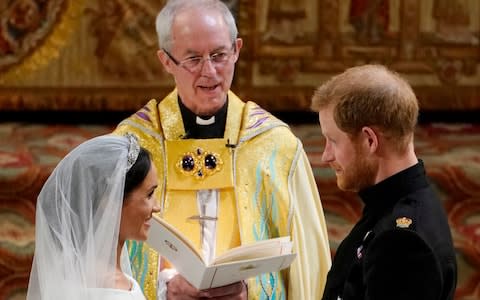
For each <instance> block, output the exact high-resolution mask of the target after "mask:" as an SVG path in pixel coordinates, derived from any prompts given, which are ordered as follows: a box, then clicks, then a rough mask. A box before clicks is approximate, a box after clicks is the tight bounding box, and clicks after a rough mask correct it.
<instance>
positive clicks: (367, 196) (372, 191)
mask: <svg viewBox="0 0 480 300" xmlns="http://www.w3.org/2000/svg"><path fill="white" fill-rule="evenodd" d="M428 184H429V183H428V180H427V177H426V174H425V168H424V165H423V161H422V160H419V161H418V163H417V164H415V165H413V166H411V167H409V168H407V169H405V170H403V171H400V172H398V173H397V174H395V175H392V176H390V177H388V178H386V179H385V180H383V181H381V182H379V183H377V184H375V185H374V186H371V187H368V188H365V189H363V190H361V191H360V192H359V193H358V195H359V196H360V198H361V199H362V201H363V202H364V203H365V210H364V213H366V212H369V211H372V212H374V213H375V212H378V213H382V212H383V211H385V210H387V209H388V208H391V207H393V206H394V205H395V204H396V203H397V202H398V201H399V200H400V199H401V198H403V197H405V196H407V195H408V194H410V193H412V192H414V191H416V190H418V189H421V188H424V187H427V186H428Z"/></svg>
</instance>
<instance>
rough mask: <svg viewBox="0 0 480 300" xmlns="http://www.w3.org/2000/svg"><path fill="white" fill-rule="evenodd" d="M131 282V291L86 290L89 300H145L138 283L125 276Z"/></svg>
mask: <svg viewBox="0 0 480 300" xmlns="http://www.w3.org/2000/svg"><path fill="white" fill-rule="evenodd" d="M125 276H127V277H128V279H129V280H130V281H131V282H132V289H131V290H130V291H127V290H119V289H107V288H93V289H89V290H88V293H87V294H88V299H89V300H97V299H98V300H100V299H101V300H146V298H145V296H144V295H143V293H142V290H141V289H140V286H139V285H138V282H137V281H136V280H135V279H133V278H132V277H130V276H128V275H127V274H125Z"/></svg>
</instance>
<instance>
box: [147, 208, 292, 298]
mask: <svg viewBox="0 0 480 300" xmlns="http://www.w3.org/2000/svg"><path fill="white" fill-rule="evenodd" d="M147 243H148V244H149V246H151V247H152V248H153V249H155V250H157V251H158V253H160V255H162V256H163V257H165V258H166V259H167V260H169V261H170V262H171V263H172V264H173V265H174V266H175V268H176V269H177V271H178V272H179V273H180V274H181V275H182V276H183V277H185V279H186V280H187V281H188V282H190V284H192V285H193V286H195V287H196V288H197V289H208V288H214V287H219V286H224V285H228V284H231V283H234V282H238V281H241V280H244V279H247V278H250V277H254V276H257V275H260V274H263V273H268V272H276V271H279V270H282V269H284V268H287V267H288V266H290V264H291V263H292V261H293V259H294V258H295V256H296V254H293V253H292V242H291V241H290V237H288V236H286V237H280V238H275V239H270V240H265V241H259V242H255V243H252V244H249V245H243V246H239V247H236V248H232V249H230V250H228V251H226V252H225V253H223V254H222V255H221V256H218V257H216V258H215V259H214V261H213V262H211V263H210V264H208V265H207V264H205V262H204V260H203V258H202V255H201V254H200V253H198V252H197V250H196V249H195V247H194V246H193V245H192V243H191V242H190V241H189V240H188V239H187V238H186V237H184V236H183V235H182V234H181V233H180V232H179V231H178V230H177V229H175V228H174V227H173V226H171V225H169V224H168V223H166V222H165V221H164V220H163V219H161V218H159V217H158V216H155V215H154V216H153V218H152V222H151V228H150V232H149V234H148V239H147Z"/></svg>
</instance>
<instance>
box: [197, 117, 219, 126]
mask: <svg viewBox="0 0 480 300" xmlns="http://www.w3.org/2000/svg"><path fill="white" fill-rule="evenodd" d="M195 123H197V124H198V125H212V124H213V123H215V116H211V117H210V118H208V119H206V120H205V119H202V118H200V117H199V116H197V117H196V118H195Z"/></svg>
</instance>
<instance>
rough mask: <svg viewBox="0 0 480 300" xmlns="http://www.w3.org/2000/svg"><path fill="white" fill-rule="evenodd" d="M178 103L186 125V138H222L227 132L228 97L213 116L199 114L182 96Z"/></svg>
mask: <svg viewBox="0 0 480 300" xmlns="http://www.w3.org/2000/svg"><path fill="white" fill-rule="evenodd" d="M178 105H179V106H180V112H181V114H182V120H183V126H184V127H185V138H196V139H205V138H221V137H223V135H224V132H225V124H226V122H227V107H228V98H227V101H225V104H224V105H223V106H222V107H221V108H220V109H219V110H218V111H217V112H216V113H215V114H214V115H212V116H197V115H196V114H195V113H193V112H192V111H191V110H190V109H188V108H187V107H186V106H185V105H184V104H183V102H182V101H181V99H180V97H178Z"/></svg>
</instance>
